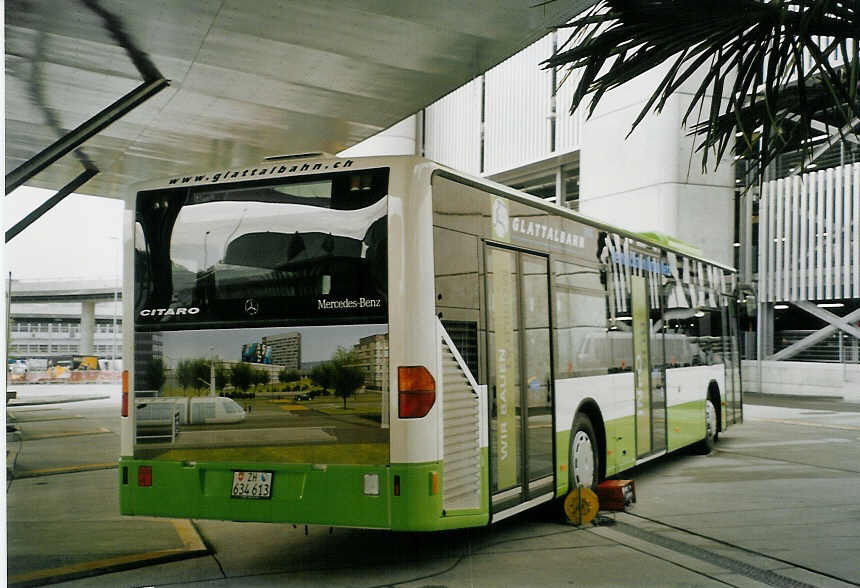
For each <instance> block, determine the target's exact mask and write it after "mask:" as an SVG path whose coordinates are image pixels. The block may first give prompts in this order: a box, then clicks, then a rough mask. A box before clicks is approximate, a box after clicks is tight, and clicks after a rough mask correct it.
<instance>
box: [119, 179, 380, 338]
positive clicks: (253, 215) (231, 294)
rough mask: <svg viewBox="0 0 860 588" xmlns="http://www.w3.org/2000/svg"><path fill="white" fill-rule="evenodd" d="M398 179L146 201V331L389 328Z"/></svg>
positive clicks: (138, 293)
mask: <svg viewBox="0 0 860 588" xmlns="http://www.w3.org/2000/svg"><path fill="white" fill-rule="evenodd" d="M387 191H388V169H376V170H362V171H351V172H347V173H339V174H327V175H319V176H304V177H302V178H296V179H291V180H290V181H281V182H277V183H276V182H265V183H263V182H259V181H257V182H253V183H245V184H236V185H234V186H231V187H229V188H224V187H221V186H219V187H218V188H213V187H204V188H191V189H188V188H184V189H183V188H178V189H167V190H155V191H148V192H141V193H139V194H138V198H137V208H136V220H137V226H136V233H135V317H136V323H137V324H136V326H137V328H138V329H142V330H148V329H157V330H165V329H187V328H209V327H217V326H222V327H223V326H227V325H228V324H229V325H231V326H238V325H240V324H249V325H254V324H260V323H267V324H272V322H273V321H274V322H275V323H279V324H302V325H314V324H322V325H324V324H345V323H347V324H348V323H379V322H387V281H388V276H387V257H388V255H387V253H388V252H387V208H388V201H387V200H388V199H387V197H386V195H387Z"/></svg>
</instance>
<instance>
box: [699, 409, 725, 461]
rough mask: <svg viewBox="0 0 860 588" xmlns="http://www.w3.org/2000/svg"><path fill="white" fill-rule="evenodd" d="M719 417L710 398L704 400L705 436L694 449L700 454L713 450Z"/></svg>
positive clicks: (717, 433)
mask: <svg viewBox="0 0 860 588" xmlns="http://www.w3.org/2000/svg"><path fill="white" fill-rule="evenodd" d="M719 423H720V421H719V417H718V416H717V407H716V406H714V401H713V400H711V399H710V398H708V399H706V400H705V438H704V439H702V440H701V441H699V443H698V444H697V445H696V450H697V451H698V453H700V454H702V455H707V454H709V453H710V452H711V451H713V450H714V445H715V444H716V442H717V435H719V431H718V430H717V429H718V428H719Z"/></svg>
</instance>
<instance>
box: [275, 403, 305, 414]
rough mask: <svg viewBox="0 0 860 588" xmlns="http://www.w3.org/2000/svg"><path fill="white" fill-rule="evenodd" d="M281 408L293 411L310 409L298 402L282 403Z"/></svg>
mask: <svg viewBox="0 0 860 588" xmlns="http://www.w3.org/2000/svg"><path fill="white" fill-rule="evenodd" d="M280 408H281V410H286V411H288V412H289V411H291V410H308V407H307V406H301V405H298V404H282V405H280Z"/></svg>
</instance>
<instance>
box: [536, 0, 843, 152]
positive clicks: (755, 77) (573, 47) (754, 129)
mask: <svg viewBox="0 0 860 588" xmlns="http://www.w3.org/2000/svg"><path fill="white" fill-rule="evenodd" d="M858 10H860V2H858V1H857V0H769V1H767V2H764V1H762V0H602V1H601V2H600V3H599V4H597V5H596V6H593V7H592V8H591V9H589V10H587V11H586V12H585V13H583V14H582V15H581V16H580V17H579V18H577V19H576V20H574V21H573V22H571V23H566V24H564V25H560V27H559V28H571V29H572V34H571V36H570V39H569V41H568V42H566V43H565V44H564V45H562V47H560V48H559V50H558V51H557V52H556V53H555V55H553V56H552V57H551V58H550V59H548V60H546V61H545V62H544V64H543V65H544V67H547V68H570V69H571V70H579V71H580V74H581V75H580V76H579V82H578V84H577V87H576V89H575V90H574V93H573V99H572V104H571V107H570V108H571V112H572V111H573V110H575V109H577V108H579V107H582V106H584V105H585V101H586V100H587V99H589V97H590V102H589V103H588V116H591V115H592V114H593V113H594V110H595V108H596V107H597V105H598V103H599V102H600V100H601V98H602V97H603V96H604V95H605V93H606V92H608V91H611V90H614V89H616V88H618V87H620V86H622V85H623V84H625V83H626V82H628V81H630V80H632V79H634V78H636V77H637V76H639V75H641V74H643V73H645V72H647V71H649V70H651V69H653V68H655V67H658V66H660V65H662V64H664V63H669V64H670V66H669V68H668V70H667V72H666V73H665V74H664V76H663V79H662V80H661V82H660V83H659V84H658V85H657V87H656V88H655V89H654V91H653V92H652V94H651V96H650V97H649V98H648V100H647V101H646V102H645V105H644V107H643V108H642V109H641V111H640V112H639V115H638V116H637V117H636V119H635V121H634V122H633V125H632V126H631V132H632V130H633V129H635V128H636V127H637V126H638V125H639V124H640V123H641V122H642V120H643V119H644V117H645V116H646V115H647V114H648V113H649V112H651V111H657V112H659V111H660V110H661V109H662V108H664V107H665V105H666V101H667V100H668V99H669V97H670V96H671V95H672V94H673V93H674V92H676V91H677V90H678V89H679V88H680V87H681V85H682V84H684V83H686V82H688V81H689V80H690V79H691V78H693V76H696V75H698V76H701V78H700V79H699V78H694V79H697V83H698V84H699V86H698V88H697V89H696V90H695V91H694V92H693V101H692V103H691V104H690V106H689V107H688V109H687V111H686V113H685V114H684V117H683V123H684V125H685V126H686V125H688V124H689V121H690V120H691V117H692V116H693V115H694V113H700V112H705V113H707V117H708V118H707V120H706V121H697V122H696V123H694V124H692V125H691V126H690V132H691V134H693V135H695V136H696V137H697V139H698V149H699V150H700V151H702V166H703V167H704V168H707V167H708V162H709V157H710V156H712V155H713V156H715V157H716V164H715V165H718V164H719V162H720V160H721V159H722V158H723V156H724V155H725V153H726V151H727V150H728V149H729V148H731V149H732V151H733V152H734V154H735V155H736V156H744V157H751V158H754V159H756V160H757V161H758V163H759V165H761V166H762V167H764V166H766V165H767V164H768V163H770V162H771V161H773V159H774V158H775V157H777V156H778V155H779V154H781V153H783V152H786V151H787V150H796V149H798V148H802V149H805V150H806V156H807V157H811V154H812V148H811V142H810V141H809V139H811V138H814V137H820V135H821V131H820V130H819V129H820V126H821V124H822V123H823V124H824V125H825V128H827V129H829V128H833V129H834V130H837V131H838V132H839V134H840V135H844V134H847V133H851V132H854V129H855V127H856V126H858V115H859V114H860V93H858V91H857V90H858V88H857V85H858V77H860V71H858V70H860V59H858V48H860V42H858V41H860V22H858V20H857V17H858ZM824 38H828V40H827V41H824V40H823V39H824ZM830 39H832V40H830ZM837 52H838V53H839V54H841V56H842V62H841V63H839V64H836V65H834V64H833V63H831V59H832V58H833V57H834V55H836V53H837ZM816 127H818V128H816ZM736 137H739V140H737V139H736Z"/></svg>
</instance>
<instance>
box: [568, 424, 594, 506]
mask: <svg viewBox="0 0 860 588" xmlns="http://www.w3.org/2000/svg"><path fill="white" fill-rule="evenodd" d="M569 467H570V484H571V490H572V489H574V488H580V487H586V488H591V489H594V488H597V482H598V481H599V480H598V476H599V475H600V458H599V456H598V455H597V436H596V435H595V434H594V427H593V426H592V425H591V419H589V418H588V417H587V416H585V415H584V414H582V413H579V414H577V415H576V418H575V419H573V430H572V431H571V434H570V459H569Z"/></svg>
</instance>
